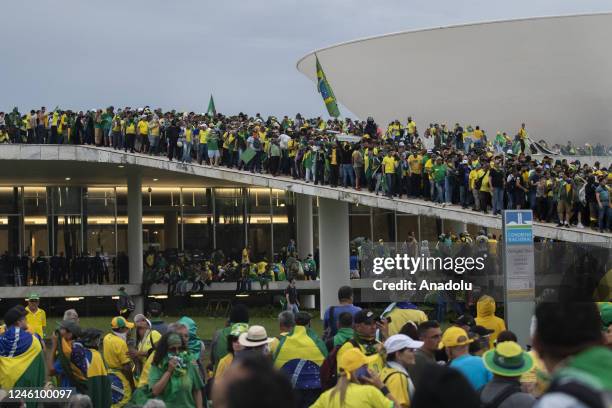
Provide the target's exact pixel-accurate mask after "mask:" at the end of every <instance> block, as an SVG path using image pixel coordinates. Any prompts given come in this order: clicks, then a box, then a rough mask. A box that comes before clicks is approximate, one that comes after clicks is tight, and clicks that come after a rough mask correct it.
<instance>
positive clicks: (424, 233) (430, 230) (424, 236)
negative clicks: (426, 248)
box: [420, 216, 442, 244]
mask: <svg viewBox="0 0 612 408" xmlns="http://www.w3.org/2000/svg"><path fill="white" fill-rule="evenodd" d="M441 233H442V220H441V219H440V218H438V217H425V216H421V237H420V240H421V241H424V240H427V241H429V243H430V244H432V243H434V244H435V243H436V242H437V241H438V236H439V235H440V234H441Z"/></svg>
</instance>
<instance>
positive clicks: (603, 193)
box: [595, 186, 610, 207]
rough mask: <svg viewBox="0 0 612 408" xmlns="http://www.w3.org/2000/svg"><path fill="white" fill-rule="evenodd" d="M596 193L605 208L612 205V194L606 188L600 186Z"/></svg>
mask: <svg viewBox="0 0 612 408" xmlns="http://www.w3.org/2000/svg"><path fill="white" fill-rule="evenodd" d="M595 191H596V192H598V193H599V201H600V202H601V205H602V206H603V207H607V206H608V205H610V192H609V191H608V189H607V188H606V187H602V186H599V187H597V190H595Z"/></svg>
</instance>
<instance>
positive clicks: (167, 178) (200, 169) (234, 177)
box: [0, 144, 612, 244]
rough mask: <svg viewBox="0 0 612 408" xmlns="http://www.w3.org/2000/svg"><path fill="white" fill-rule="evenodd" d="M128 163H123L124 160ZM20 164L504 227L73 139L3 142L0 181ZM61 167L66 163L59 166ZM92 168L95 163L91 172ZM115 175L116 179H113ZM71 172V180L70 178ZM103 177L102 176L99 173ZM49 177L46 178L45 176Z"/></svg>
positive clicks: (88, 179)
mask: <svg viewBox="0 0 612 408" xmlns="http://www.w3.org/2000/svg"><path fill="white" fill-rule="evenodd" d="M120 165H121V166H124V167H123V168H119V167H118V166H120ZM19 169H28V172H29V173H27V174H29V175H31V176H32V177H33V180H37V181H38V182H41V183H42V184H45V185H53V184H58V185H66V184H77V183H84V184H95V183H96V182H97V180H102V181H106V182H108V181H112V182H113V183H111V184H112V185H118V184H125V183H126V177H127V173H128V172H132V171H137V172H140V173H141V174H142V175H143V185H144V186H146V185H149V184H151V183H152V181H150V179H149V177H155V178H158V179H159V181H158V182H157V183H159V184H156V185H159V186H165V185H172V186H183V187H196V186H199V187H206V186H219V185H233V186H238V185H242V186H256V187H269V188H274V189H280V190H286V191H293V192H295V193H301V194H306V195H310V196H313V197H321V198H328V199H332V200H341V201H345V202H349V203H354V204H360V205H364V206H368V207H374V208H383V209H387V210H393V211H398V212H400V213H406V214H414V215H423V216H429V217H440V218H442V219H447V220H453V221H459V222H465V223H471V224H476V225H480V226H483V227H488V228H497V229H500V228H501V218H500V217H495V216H493V215H485V214H482V213H476V212H474V211H471V210H464V209H462V208H461V207H459V206H454V205H450V206H446V207H440V206H438V205H435V204H434V203H431V202H427V201H423V200H415V199H401V200H399V199H391V198H387V197H384V196H376V195H374V194H373V193H370V192H368V191H367V190H365V191H355V190H354V189H344V188H332V187H330V186H314V185H313V184H309V183H306V182H304V181H301V180H293V179H292V178H289V177H273V176H271V175H268V174H251V173H249V172H246V171H239V170H236V169H227V168H225V167H210V166H202V165H198V164H181V163H179V162H176V161H173V162H169V161H168V159H167V158H165V157H151V156H146V155H141V154H130V153H123V152H122V151H115V150H112V149H106V148H98V147H92V146H72V145H19V144H15V145H1V146H0V174H3V175H6V176H5V177H3V178H1V179H0V185H7V186H8V185H13V184H14V183H15V181H14V180H15V179H18V180H19V182H23V183H29V181H28V179H27V177H25V175H24V176H19V175H18V174H16V172H18V171H19ZM58 169H61V171H59V170H58ZM86 169H95V171H93V170H92V171H91V172H88V171H86ZM109 175H111V176H113V177H114V179H112V180H109ZM67 176H70V177H71V180H70V181H69V182H67V181H65V180H64V178H65V177H67ZM98 177H99V178H98ZM45 180H46V181H45ZM533 229H534V234H535V235H536V236H539V237H545V238H552V239H557V240H562V241H569V242H607V243H608V244H610V243H612V234H600V233H598V232H595V231H592V230H590V229H577V228H557V227H555V226H554V225H553V224H543V223H534V228H533Z"/></svg>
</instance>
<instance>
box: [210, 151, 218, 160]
mask: <svg viewBox="0 0 612 408" xmlns="http://www.w3.org/2000/svg"><path fill="white" fill-rule="evenodd" d="M208 157H209V158H210V159H218V158H219V157H221V154H220V153H219V151H218V150H209V151H208Z"/></svg>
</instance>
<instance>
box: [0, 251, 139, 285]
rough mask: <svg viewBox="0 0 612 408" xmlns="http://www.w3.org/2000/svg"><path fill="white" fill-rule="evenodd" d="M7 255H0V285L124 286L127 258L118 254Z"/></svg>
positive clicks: (126, 277)
mask: <svg viewBox="0 0 612 408" xmlns="http://www.w3.org/2000/svg"><path fill="white" fill-rule="evenodd" d="M28 252H29V251H26V252H24V254H23V255H21V256H18V255H11V254H10V253H9V252H8V251H6V252H5V253H4V254H3V255H2V256H0V286H53V285H87V284H98V285H101V284H111V283H127V281H128V272H129V265H128V263H129V262H128V257H127V255H126V254H125V253H123V252H122V253H119V254H118V255H117V256H116V257H114V258H109V257H107V256H105V255H104V254H101V253H100V252H96V253H95V254H93V255H89V254H87V253H83V254H79V255H77V256H66V255H65V254H64V253H63V252H59V253H58V254H56V255H53V256H46V255H45V253H44V251H38V255H37V256H35V257H33V256H29V255H28Z"/></svg>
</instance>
